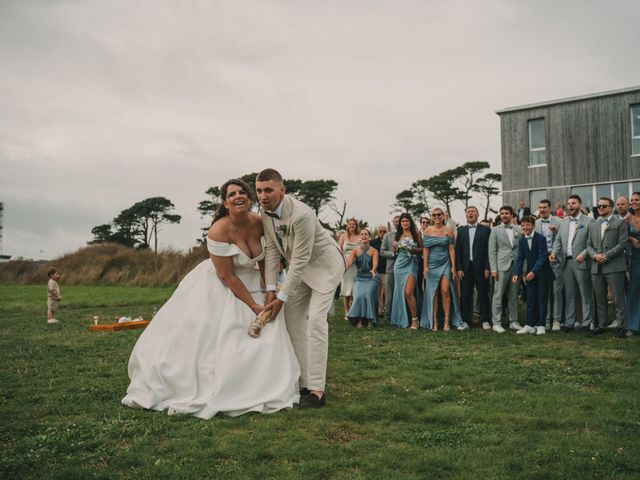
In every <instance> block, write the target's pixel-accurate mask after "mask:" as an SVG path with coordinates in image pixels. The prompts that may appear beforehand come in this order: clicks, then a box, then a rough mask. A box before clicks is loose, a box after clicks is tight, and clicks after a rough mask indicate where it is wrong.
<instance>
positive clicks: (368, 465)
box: [0, 285, 640, 480]
mask: <svg viewBox="0 0 640 480" xmlns="http://www.w3.org/2000/svg"><path fill="white" fill-rule="evenodd" d="M61 288H62V294H63V297H64V306H63V308H62V310H61V311H60V314H59V315H58V318H59V319H60V320H61V322H62V323H61V324H60V325H46V323H45V320H46V311H45V306H46V288H45V287H44V286H0V342H1V345H0V361H1V364H2V368H1V369H0V376H1V377H0V388H1V391H0V422H1V428H0V442H1V445H0V446H1V448H0V478H2V479H15V478H34V479H49V478H60V479H72V478H105V479H112V478H131V479H147V478H149V479H156V480H157V479H164V478H194V479H199V478H260V479H263V478H292V479H298V478H307V479H320V478H331V479H344V478H362V479H365V478H366V479H369V478H376V479H378V478H379V479H389V478H398V479H400V478H402V479H411V478H416V479H424V478H429V479H438V478H454V479H510V480H514V479H532V478H535V479H554V478H565V479H588V478H602V479H638V478H640V356H639V353H640V341H639V340H638V338H637V337H635V338H633V339H630V340H619V339H614V338H613V336H608V335H607V336H604V337H598V338H591V337H589V336H588V335H585V334H580V333H574V334H560V333H556V334H547V335H546V336H545V337H535V336H525V337H524V338H523V337H519V336H518V337H517V336H516V335H514V334H512V333H507V334H504V335H497V334H494V333H489V332H484V331H479V330H472V331H468V332H449V333H447V334H443V333H438V334H433V333H425V332H419V333H416V332H410V331H400V330H397V329H391V328H387V327H383V328H379V329H375V330H361V329H358V330H356V329H353V328H351V327H350V326H349V325H348V324H347V322H345V321H344V320H342V319H341V318H342V316H341V315H340V313H341V312H338V314H337V315H336V316H335V317H333V318H331V319H330V329H331V343H330V356H329V366H328V387H327V392H328V396H327V399H328V400H327V406H326V407H325V408H324V409H320V410H312V411H309V410H291V411H284V412H278V413H275V414H273V415H259V414H250V415H245V416H242V417H239V418H226V417H216V418H214V419H211V420H208V421H204V420H200V419H197V418H192V417H184V416H168V415H166V414H164V413H159V412H148V411H141V410H133V409H129V408H126V407H123V406H121V405H120V399H121V398H122V397H123V395H124V393H125V390H126V388H127V385H128V377H127V360H128V357H129V353H130V352H131V349H132V347H133V345H134V343H135V341H136V339H137V338H138V336H139V335H140V333H141V331H139V330H138V331H124V332H117V333H93V332H90V331H89V330H88V329H87V326H88V325H89V323H90V318H91V316H92V315H100V316H101V317H102V318H110V317H112V316H114V315H116V314H119V315H129V314H131V315H133V316H138V315H142V316H144V317H145V318H146V317H149V315H150V314H151V312H152V311H153V308H154V307H156V306H160V305H161V304H162V303H163V302H164V301H165V300H166V299H167V298H168V297H169V296H170V294H171V292H172V289H171V288H134V287H122V288H118V287H80V286H76V287H72V286H65V285H62V286H61Z"/></svg>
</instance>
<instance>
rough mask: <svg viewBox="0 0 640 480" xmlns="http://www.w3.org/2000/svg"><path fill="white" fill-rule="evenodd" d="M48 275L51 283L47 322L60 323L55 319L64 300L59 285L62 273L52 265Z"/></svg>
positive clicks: (49, 286) (48, 296)
mask: <svg viewBox="0 0 640 480" xmlns="http://www.w3.org/2000/svg"><path fill="white" fill-rule="evenodd" d="M47 275H48V276H49V284H48V285H47V323H48V324H52V323H60V322H59V321H58V320H56V319H55V313H56V311H57V310H58V308H59V307H60V301H61V300H62V295H60V287H59V286H58V280H59V279H60V274H59V273H58V270H57V269H56V268H54V267H50V268H49V270H47Z"/></svg>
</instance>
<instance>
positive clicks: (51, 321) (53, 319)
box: [47, 318, 60, 324]
mask: <svg viewBox="0 0 640 480" xmlns="http://www.w3.org/2000/svg"><path fill="white" fill-rule="evenodd" d="M47 323H49V324H53V323H60V320H56V319H55V318H52V319H51V320H47Z"/></svg>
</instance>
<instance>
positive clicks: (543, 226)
mask: <svg viewBox="0 0 640 480" xmlns="http://www.w3.org/2000/svg"><path fill="white" fill-rule="evenodd" d="M540 231H541V232H542V236H543V237H544V238H545V240H546V241H547V250H548V251H551V246H552V245H553V232H552V231H551V217H549V218H541V219H540Z"/></svg>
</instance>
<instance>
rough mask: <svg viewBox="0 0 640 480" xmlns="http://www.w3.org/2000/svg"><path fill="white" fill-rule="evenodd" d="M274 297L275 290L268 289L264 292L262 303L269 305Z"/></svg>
mask: <svg viewBox="0 0 640 480" xmlns="http://www.w3.org/2000/svg"><path fill="white" fill-rule="evenodd" d="M275 298H276V292H273V291H268V292H267V293H265V294H264V304H265V305H269V304H270V303H271V302H273V300H274V299H275Z"/></svg>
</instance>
